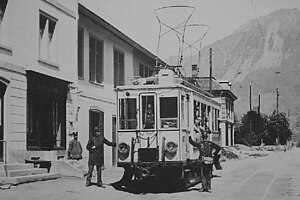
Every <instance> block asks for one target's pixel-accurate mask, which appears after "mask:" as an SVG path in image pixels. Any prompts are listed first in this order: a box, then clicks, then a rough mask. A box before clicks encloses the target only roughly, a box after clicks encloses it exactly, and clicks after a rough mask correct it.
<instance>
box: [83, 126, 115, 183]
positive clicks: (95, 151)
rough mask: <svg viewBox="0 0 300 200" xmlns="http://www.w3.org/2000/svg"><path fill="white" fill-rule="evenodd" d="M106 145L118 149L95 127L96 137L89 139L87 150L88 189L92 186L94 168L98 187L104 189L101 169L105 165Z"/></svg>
mask: <svg viewBox="0 0 300 200" xmlns="http://www.w3.org/2000/svg"><path fill="white" fill-rule="evenodd" d="M104 144H106V145H108V146H114V147H116V143H112V142H109V141H108V140H107V139H106V138H105V137H104V133H103V132H102V131H101V130H100V128H99V127H95V132H94V135H93V136H92V137H91V138H90V139H89V141H88V143H87V145H86V149H87V150H88V151H89V160H88V167H89V169H88V173H87V177H86V185H85V186H86V187H88V186H90V185H91V180H92V174H93V170H94V166H96V169H97V186H98V187H103V188H104V186H103V183H102V178H101V173H102V172H101V170H102V169H101V167H102V165H103V162H104V159H103V153H104V151H103V149H104Z"/></svg>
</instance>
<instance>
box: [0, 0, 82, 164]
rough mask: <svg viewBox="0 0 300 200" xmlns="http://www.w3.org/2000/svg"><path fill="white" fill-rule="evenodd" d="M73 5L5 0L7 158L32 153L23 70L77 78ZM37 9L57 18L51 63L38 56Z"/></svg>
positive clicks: (65, 0) (0, 67) (0, 72)
mask: <svg viewBox="0 0 300 200" xmlns="http://www.w3.org/2000/svg"><path fill="white" fill-rule="evenodd" d="M77 7H78V5H77V1H76V0H60V1H58V0H26V1H20V0H9V1H8V4H7V7H6V11H5V22H4V23H3V24H2V25H3V26H2V27H1V28H2V30H1V33H0V34H1V40H0V80H1V78H4V79H7V80H8V81H9V83H8V86H7V89H6V92H5V96H4V100H5V102H4V140H6V141H7V152H8V159H7V161H8V162H24V157H28V156H30V155H31V154H32V152H28V151H26V127H27V124H26V120H27V116H26V115H27V113H26V112H27V108H26V106H27V79H26V70H33V71H36V72H39V73H42V74H47V75H49V76H52V77H56V78H59V79H63V80H66V81H70V82H76V81H77V71H76V70H75V69H76V68H77V57H76V56H77V43H76V41H77ZM40 10H41V11H43V12H46V13H47V14H49V15H50V16H52V17H54V18H56V19H57V23H56V27H55V34H56V36H55V37H56V38H57V40H56V58H57V60H56V62H55V63H51V64H47V63H41V62H40V59H39V12H40ZM35 153H37V154H38V152H35ZM39 153H40V154H45V156H46V157H45V158H48V159H52V158H56V154H57V152H51V153H49V152H39ZM46 154H49V155H46Z"/></svg>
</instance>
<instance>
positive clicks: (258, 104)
mask: <svg viewBox="0 0 300 200" xmlns="http://www.w3.org/2000/svg"><path fill="white" fill-rule="evenodd" d="M258 115H259V116H260V94H259V95H258Z"/></svg>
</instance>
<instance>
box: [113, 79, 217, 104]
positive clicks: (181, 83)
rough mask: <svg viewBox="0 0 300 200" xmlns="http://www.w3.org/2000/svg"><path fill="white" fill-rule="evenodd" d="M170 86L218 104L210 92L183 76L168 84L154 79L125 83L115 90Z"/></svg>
mask: <svg viewBox="0 0 300 200" xmlns="http://www.w3.org/2000/svg"><path fill="white" fill-rule="evenodd" d="M170 88H182V89H185V90H189V91H192V92H196V93H198V94H200V95H201V97H202V98H204V99H206V100H207V101H209V102H212V103H214V104H219V103H218V102H217V101H215V100H214V99H213V98H214V96H213V95H212V94H210V93H209V92H207V91H205V90H203V89H202V88H200V87H199V86H196V85H194V84H192V83H190V82H189V81H187V80H185V79H183V78H178V77H177V78H176V81H174V83H169V84H159V83H158V81H154V82H153V84H138V85H125V86H118V87H117V88H116V90H117V91H127V90H148V91H152V90H157V89H161V90H163V89H170Z"/></svg>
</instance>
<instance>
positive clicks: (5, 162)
mask: <svg viewBox="0 0 300 200" xmlns="http://www.w3.org/2000/svg"><path fill="white" fill-rule="evenodd" d="M0 142H2V143H4V144H5V148H4V149H5V154H4V171H5V177H8V174H7V141H6V140H0Z"/></svg>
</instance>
